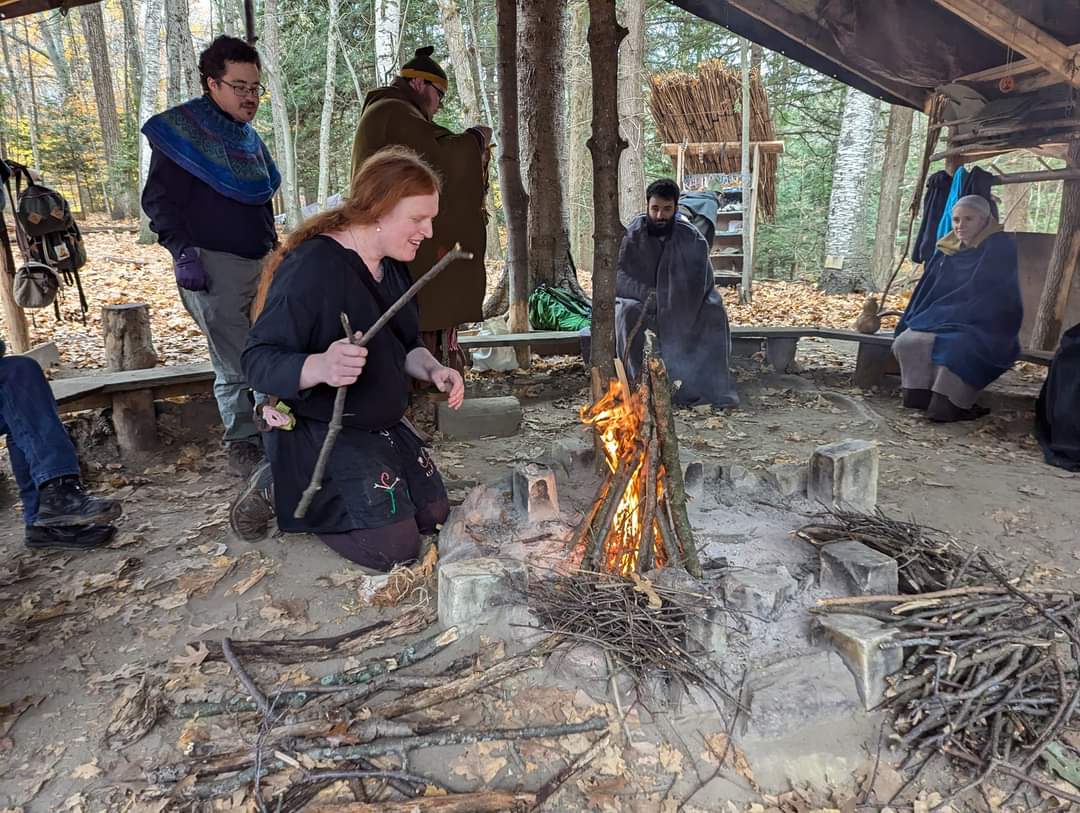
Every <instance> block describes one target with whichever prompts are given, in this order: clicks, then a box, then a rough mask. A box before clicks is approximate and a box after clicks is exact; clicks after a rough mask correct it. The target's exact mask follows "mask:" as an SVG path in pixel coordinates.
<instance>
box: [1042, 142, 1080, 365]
mask: <svg viewBox="0 0 1080 813" xmlns="http://www.w3.org/2000/svg"><path fill="white" fill-rule="evenodd" d="M1067 162H1068V165H1069V168H1070V169H1077V168H1080V142H1077V141H1074V142H1072V143H1071V144H1070V145H1069V154H1068V158H1067ZM1077 262H1080V180H1068V181H1065V182H1064V183H1063V184H1062V185H1061V215H1060V216H1059V218H1058V234H1057V239H1056V240H1055V241H1054V250H1053V252H1052V253H1051V255H1050V263H1049V265H1048V266H1047V268H1046V282H1045V283H1044V285H1043V291H1042V296H1041V297H1040V298H1039V310H1038V312H1037V313H1036V315H1035V327H1034V328H1033V329H1032V331H1031V342H1030V344H1031V348H1032V349H1034V350H1053V349H1055V348H1056V347H1057V343H1058V338H1059V335H1060V333H1061V319H1062V318H1063V317H1064V315H1065V306H1066V305H1067V304H1068V300H1069V292H1070V290H1071V289H1072V279H1073V276H1074V274H1075V272H1076V264H1077Z"/></svg>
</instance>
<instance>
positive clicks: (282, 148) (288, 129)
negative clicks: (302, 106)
mask: <svg viewBox="0 0 1080 813" xmlns="http://www.w3.org/2000/svg"><path fill="white" fill-rule="evenodd" d="M277 15H278V0H266V2H265V5H264V6H263V57H264V61H265V62H266V74H267V83H268V84H269V85H270V114H271V118H273V120H274V148H275V152H276V155H275V156H274V157H275V159H276V160H277V161H278V162H279V163H280V164H281V165H282V167H283V168H284V170H285V171H284V173H283V175H284V177H283V179H282V181H283V182H282V190H281V194H282V197H283V198H284V201H285V223H286V225H287V226H288V227H289V228H292V227H293V226H295V225H296V224H297V223H299V222H300V199H299V197H297V184H296V153H295V152H294V150H293V135H292V125H291V124H290V122H289V111H288V107H287V105H286V100H285V83H284V81H283V80H282V75H281V74H282V72H281V44H280V41H281V36H280V33H279V30H278V19H277Z"/></svg>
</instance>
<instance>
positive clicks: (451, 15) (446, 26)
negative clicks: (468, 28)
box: [438, 0, 481, 126]
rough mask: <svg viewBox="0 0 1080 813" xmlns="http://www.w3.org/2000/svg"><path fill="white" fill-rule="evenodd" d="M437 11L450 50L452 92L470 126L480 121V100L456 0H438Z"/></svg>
mask: <svg viewBox="0 0 1080 813" xmlns="http://www.w3.org/2000/svg"><path fill="white" fill-rule="evenodd" d="M438 4H439V13H440V14H441V15H442V22H443V34H444V35H445V37H446V48H447V50H448V51H449V52H450V65H451V67H452V68H453V71H454V92H455V93H456V94H457V96H458V98H459V99H460V100H461V109H462V113H463V115H464V117H465V125H466V126H471V125H473V124H476V123H478V122H479V121H481V118H480V100H479V97H478V96H477V92H476V83H475V82H474V81H473V72H472V65H471V60H470V58H469V50H468V46H467V45H466V43H465V29H464V27H463V26H462V24H461V14H460V12H459V11H458V4H457V0H438Z"/></svg>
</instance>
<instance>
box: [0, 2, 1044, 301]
mask: <svg viewBox="0 0 1080 813" xmlns="http://www.w3.org/2000/svg"><path fill="white" fill-rule="evenodd" d="M535 5H544V6H547V7H549V8H550V7H555V8H559V7H561V8H562V14H561V19H560V24H559V26H557V28H558V30H557V31H555V32H552V31H550V30H548V31H544V32H537V30H536V26H531V27H530V26H529V25H528V24H527V22H525V20H526V18H527V17H528V16H529V15H530V12H531V11H532V10H533V7H534V6H535ZM618 7H619V16H620V19H621V20H622V22H623V23H624V25H626V26H627V27H628V28H629V29H630V36H629V37H628V38H627V39H626V40H625V41H624V43H623V45H622V48H621V51H620V64H619V90H620V120H621V128H622V131H623V134H624V136H625V137H626V138H627V140H628V141H629V144H630V148H629V149H628V150H627V152H626V153H624V155H623V158H622V163H621V173H620V174H621V177H620V188H621V194H620V212H621V216H622V219H623V220H624V222H625V221H627V220H628V219H629V218H630V217H632V216H633V214H635V213H636V212H638V211H641V210H642V208H643V203H644V201H643V190H644V187H645V184H646V183H647V182H648V181H649V180H651V179H653V178H655V177H659V176H661V175H672V174H673V168H672V166H671V161H670V159H669V158H667V157H665V156H664V155H663V154H662V152H661V150H660V144H659V140H658V137H657V133H656V127H655V125H654V123H653V121H652V120H651V117H650V114H649V106H648V103H647V94H648V92H649V91H648V77H649V76H650V75H653V74H657V73H664V72H668V71H679V70H681V71H693V70H694V69H695V68H696V66H697V65H698V64H699V63H700V62H702V61H704V60H707V59H721V60H723V61H724V62H725V63H726V64H727V65H729V66H730V67H733V68H737V67H738V66H739V60H740V43H739V40H738V38H737V37H735V36H734V35H733V34H731V33H729V32H727V31H726V30H724V29H723V28H720V27H718V26H715V25H712V24H710V23H706V22H704V21H702V20H700V19H698V18H696V17H694V16H692V15H690V14H689V13H687V12H684V11H683V10H681V9H679V8H677V7H675V6H673V5H670V4H669V3H667V2H663V0H619V2H618ZM255 10H256V26H257V33H258V35H259V40H258V43H257V46H258V48H259V50H260V53H261V54H262V57H263V59H264V83H265V84H266V85H267V86H268V92H267V94H266V97H265V98H264V101H263V105H262V107H261V108H260V110H259V114H258V117H257V119H256V122H255V123H256V126H257V128H258V129H259V131H260V132H261V134H262V135H263V137H264V139H265V140H266V141H267V143H268V144H269V146H270V148H271V151H272V152H273V154H274V156H275V158H276V160H277V162H278V165H279V167H280V168H281V170H282V174H283V176H284V183H283V186H282V190H281V194H280V195H279V200H278V204H277V205H278V208H279V210H280V211H281V212H282V214H283V215H284V218H285V220H286V222H287V223H288V224H290V225H291V224H292V223H295V222H296V221H297V220H298V219H299V218H300V217H301V216H302V215H301V212H302V210H303V207H305V206H311V205H312V204H317V203H322V202H325V201H326V199H327V198H328V197H331V196H332V195H333V194H335V193H341V192H344V191H346V189H347V185H348V174H349V169H350V157H351V146H352V139H353V134H354V132H355V128H356V123H357V120H358V118H359V116H360V112H361V106H362V101H363V98H364V96H365V94H366V93H367V92H368V91H370V90H371V89H373V88H375V87H379V86H381V85H383V84H385V81H386V78H387V77H389V76H393V74H394V73H395V72H396V70H397V67H398V66H399V65H400V64H401V63H402V62H404V61H407V60H408V59H409V58H410V57H411V55H412V53H413V51H414V50H415V49H416V48H417V47H420V46H422V45H427V44H432V45H434V46H435V48H436V58H437V59H439V60H440V62H441V63H442V64H443V66H444V67H445V69H446V70H447V72H448V74H449V75H450V78H451V89H450V93H449V94H448V95H447V101H446V104H445V107H444V109H443V110H442V111H441V112H440V113H439V115H438V117H437V119H438V121H440V123H442V124H445V125H446V126H448V127H451V128H452V129H455V130H460V129H462V128H464V127H467V126H469V125H471V124H474V123H484V124H489V125H495V124H496V123H497V119H498V116H499V115H500V110H499V107H498V93H497V88H498V77H497V75H496V15H495V3H494V0H361V1H360V2H345V3H342V2H340V0H257V2H256V9H255ZM519 16H521V17H522V19H523V22H522V26H521V31H520V34H519V45H520V46H521V51H522V53H523V54H526V53H528V54H531V55H534V56H535V54H536V53H537V51H536V48H537V47H538V44H537V43H536V42H532V43H530V42H528V41H526V40H528V38H530V37H535V36H537V35H538V34H539V35H542V36H544V37H545V38H546V39H545V43H547V44H545V45H543V48H542V53H543V54H544V58H545V59H551V60H554V61H555V63H556V64H555V65H554V66H548V68H551V69H552V70H549V71H546V72H539V73H540V74H544V73H546V75H548V76H555V77H557V78H561V79H562V80H563V81H556V82H555V86H554V87H553V88H552V87H537V86H535V85H534V84H531V83H534V82H535V80H534V78H533V77H534V76H535V75H536V74H537V73H538V72H535V71H531V70H524V69H523V70H520V71H519V99H520V106H521V110H522V115H521V116H520V119H519V120H520V122H521V138H522V146H523V149H522V155H523V158H524V159H525V165H524V167H523V169H524V172H525V175H526V183H527V185H529V186H532V185H531V184H528V180H529V167H528V156H529V155H530V153H531V152H532V148H533V147H535V146H536V145H532V144H531V143H530V140H531V139H532V138H534V137H535V136H536V128H533V127H530V126H529V120H530V119H529V114H528V110H529V108H530V106H531V104H532V101H533V100H534V99H536V98H537V97H538V94H544V93H556V94H557V95H558V99H557V103H556V105H555V108H556V109H557V111H558V116H559V120H558V121H556V122H555V123H554V127H553V128H551V130H550V131H549V132H554V134H555V137H556V139H557V142H558V143H557V145H556V146H557V149H556V150H554V151H551V150H549V151H548V152H547V154H548V155H552V154H554V155H557V161H558V168H557V169H558V177H559V178H560V179H561V183H560V184H558V186H559V188H558V189H550V188H544V189H537V188H536V187H534V188H533V189H532V190H530V191H532V192H533V193H534V194H552V193H555V194H558V197H559V201H558V202H557V203H556V206H557V209H556V210H557V211H561V212H562V213H563V214H562V220H563V223H562V224H561V228H562V230H563V232H564V233H565V236H566V239H568V240H569V244H570V247H571V253H572V256H573V258H574V260H575V261H576V265H577V268H578V271H579V273H580V274H581V276H582V277H583V281H584V282H585V284H586V285H588V281H587V277H588V274H589V271H590V264H591V259H592V245H591V240H592V183H591V159H590V156H589V152H588V149H587V147H586V141H587V139H588V138H589V136H590V118H591V90H592V89H591V66H590V64H589V56H588V46H587V43H586V33H587V29H588V7H587V3H586V2H585V0H570V1H569V2H553V0H541V2H539V3H538V4H536V3H533V2H532V0H519ZM0 31H2V35H0V44H2V56H3V62H4V64H3V66H0V74H2V75H0V154H2V155H4V156H6V157H9V158H12V159H15V160H17V161H20V162H23V163H26V164H29V165H31V166H36V167H39V168H40V169H41V170H42V172H43V175H44V177H45V180H46V182H47V183H49V184H51V185H53V186H56V187H58V188H59V189H61V191H63V192H64V193H65V194H66V195H67V196H68V198H69V200H70V201H71V203H72V205H73V207H74V208H75V209H77V210H79V211H80V212H82V213H84V214H85V213H90V212H106V213H107V214H108V215H109V216H110V217H113V218H116V219H128V218H136V217H139V207H138V196H139V189H140V188H141V179H142V178H143V177H144V176H145V170H146V166H147V163H148V159H149V156H148V154H147V151H146V150H145V149H144V143H145V142H144V140H143V139H142V138H141V136H140V135H139V127H140V125H141V123H142V122H143V121H145V120H146V119H147V118H148V117H149V116H150V115H153V114H154V113H156V112H158V111H160V110H163V109H165V108H166V107H169V106H172V105H174V104H177V103H179V102H181V101H184V100H185V99H188V98H190V97H192V96H194V95H197V94H198V93H199V92H200V90H199V81H198V72H197V68H196V60H197V54H198V53H199V51H200V50H201V48H202V47H204V46H205V44H206V43H207V42H209V41H210V39H212V38H213V37H214V36H216V35H218V34H221V33H227V34H233V35H237V36H243V9H242V4H241V1H240V0H105V2H102V3H97V4H93V5H88V6H83V7H79V8H76V9H72V10H71V11H69V12H68V13H66V14H64V13H61V12H59V11H55V12H48V13H43V14H37V15H33V16H30V17H25V18H21V19H17V20H11V21H5V22H3V23H0ZM553 42H554V43H555V44H556V47H555V48H551V47H550V43H553ZM530 48H531V50H530ZM749 58H750V61H751V63H752V67H753V69H754V70H756V71H758V72H759V73H760V75H761V78H762V81H763V83H764V86H765V89H766V91H767V94H768V98H769V104H770V109H771V113H772V118H773V122H774V125H775V128H776V132H777V138H779V139H781V140H782V141H784V143H785V152H784V154H783V155H782V156H781V157H780V161H779V167H778V174H777V201H778V204H777V212H776V216H775V218H774V219H773V220H772V221H771V222H765V223H762V224H761V225H760V226H759V228H758V232H757V241H758V242H757V249H756V252H755V254H754V266H755V268H754V273H755V277H756V278H759V279H761V278H764V279H785V280H791V279H802V280H807V281H813V282H815V283H821V282H824V287H826V288H827V289H828V290H830V291H844V290H849V291H850V290H873V289H877V288H879V287H880V285H881V282H882V280H883V278H885V277H887V275H888V273H889V271H891V269H892V267H893V266H894V264H895V261H896V258H897V257H899V253H900V251H901V249H902V248H903V243H904V238H905V236H906V233H907V214H906V213H907V209H908V204H909V202H910V200H911V196H912V192H913V184H914V182H915V178H916V176H917V172H918V164H919V161H920V159H921V152H922V145H923V142H924V139H925V132H926V118H925V116H923V115H922V114H921V113H914V112H913V111H910V110H906V109H903V108H894V107H890V106H889V105H886V104H883V103H881V102H878V101H877V100H875V99H871V98H870V97H868V96H866V95H864V94H862V93H860V92H859V91H855V90H852V89H849V88H847V87H846V86H844V85H843V84H841V83H839V82H837V81H836V80H834V79H832V78H830V77H828V76H824V75H822V74H819V73H817V72H815V71H813V70H811V69H809V68H806V67H804V66H802V65H800V64H799V63H797V62H794V61H792V60H790V59H788V58H786V57H784V56H783V55H781V54H777V53H773V52H771V51H767V50H764V49H762V48H760V47H759V46H753V47H752V48H751V49H750V55H749ZM733 112H738V111H733ZM1041 160H1042V159H1036V158H1035V157H1033V156H1030V155H1027V154H1014V155H1011V156H1005V157H1001V158H998V159H997V160H996V163H995V166H996V168H997V169H999V170H1000V171H1019V170H1022V169H1039V168H1044V166H1053V167H1058V166H1060V165H1061V162H1057V161H1053V160H1051V161H1049V162H1045V161H1043V165H1040V163H1039V161H1041ZM936 168H938V167H932V168H931V169H932V170H933V169H936ZM496 169H497V167H496V164H495V162H494V161H493V162H492V172H493V176H492V181H493V182H492V184H491V187H492V193H491V198H490V201H489V203H490V208H491V209H492V210H493V211H494V213H495V218H494V220H493V222H492V224H491V227H490V230H489V250H488V259H489V260H494V261H496V262H498V261H500V260H501V259H502V258H503V255H504V252H505V234H504V230H503V229H502V228H501V225H502V224H503V223H504V218H503V217H502V212H501V205H500V202H499V199H498V184H497V183H495V180H496V179H495V177H494V172H495V171H496ZM548 169H549V170H550V169H551V168H550V167H549V168H548ZM545 175H546V177H549V178H550V177H551V172H550V171H549V172H547V173H545ZM999 194H1001V196H1002V201H1001V210H1002V216H1003V217H1006V216H1007V218H1008V220H1007V224H1006V225H1007V228H1009V229H1011V230H1017V231H1049V232H1053V231H1055V230H1056V225H1057V220H1058V211H1059V207H1060V199H1061V182H1056V183H1044V184H1032V185H1024V184H1017V185H1010V186H1005V187H1000V188H999ZM546 211H551V208H550V207H548V208H547V209H546ZM151 238H152V235H150V234H149V232H148V231H147V229H146V224H145V222H143V224H142V234H141V239H143V240H147V241H148V240H150V239H151ZM875 245H876V251H875ZM826 255H841V256H845V257H847V258H848V260H847V261H846V262H845V272H844V274H843V275H842V276H838V275H836V274H832V275H830V276H829V277H828V278H826V279H825V280H822V272H821V269H822V266H823V260H824V258H825V256H826ZM533 281H534V282H536V281H537V280H535V279H534V280H533Z"/></svg>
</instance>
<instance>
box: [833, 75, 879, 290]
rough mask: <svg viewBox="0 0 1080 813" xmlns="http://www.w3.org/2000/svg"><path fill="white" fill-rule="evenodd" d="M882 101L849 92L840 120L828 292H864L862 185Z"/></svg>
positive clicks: (866, 268) (866, 267) (866, 278)
mask: <svg viewBox="0 0 1080 813" xmlns="http://www.w3.org/2000/svg"><path fill="white" fill-rule="evenodd" d="M880 107H881V102H879V101H878V100H877V99H875V98H873V97H871V96H867V95H866V94H865V93H863V92H862V91H861V90H856V89H855V88H848V89H847V93H846V94H845V96H844V110H843V113H842V114H841V117H840V138H839V140H838V141H837V145H836V158H835V160H834V163H833V180H832V192H831V193H830V196H829V216H828V222H827V225H826V229H825V255H826V257H825V267H824V269H823V270H822V275H821V288H822V290H823V291H825V292H827V293H843V292H850V291H856V290H860V289H862V290H865V288H866V287H867V285H868V283H869V281H870V280H869V277H870V274H869V261H868V258H867V256H866V242H867V241H866V232H867V224H866V222H865V215H866V182H867V179H868V178H869V176H870V167H871V164H872V163H873V158H874V135H875V132H876V130H877V121H878V112H879V109H880Z"/></svg>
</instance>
